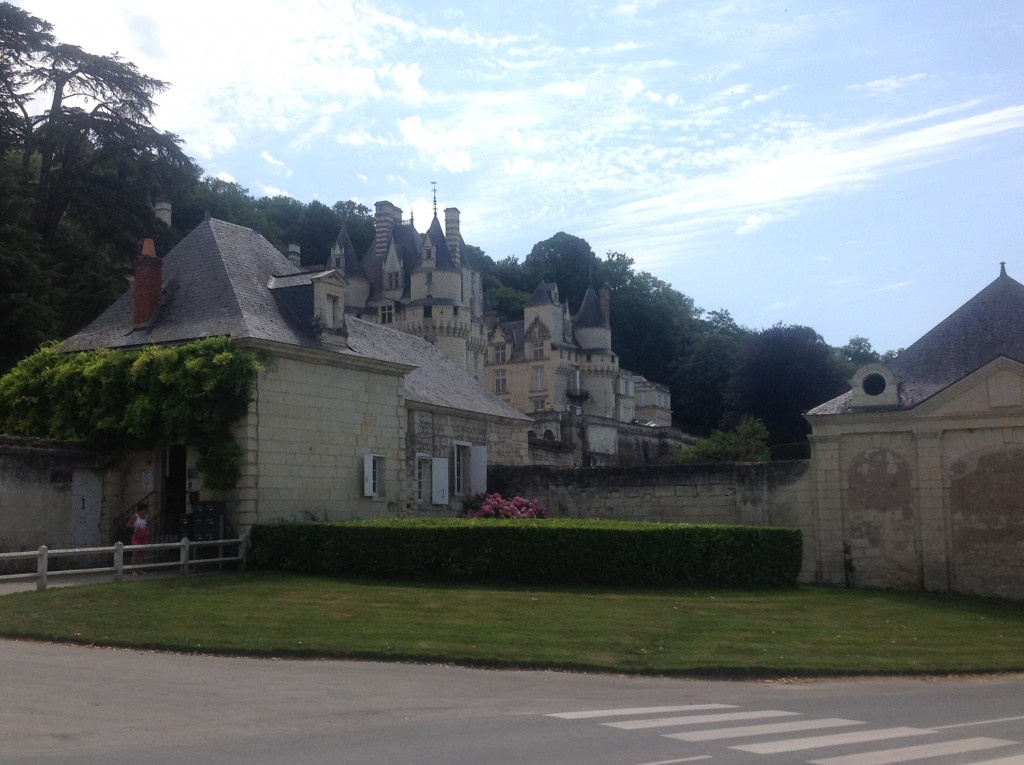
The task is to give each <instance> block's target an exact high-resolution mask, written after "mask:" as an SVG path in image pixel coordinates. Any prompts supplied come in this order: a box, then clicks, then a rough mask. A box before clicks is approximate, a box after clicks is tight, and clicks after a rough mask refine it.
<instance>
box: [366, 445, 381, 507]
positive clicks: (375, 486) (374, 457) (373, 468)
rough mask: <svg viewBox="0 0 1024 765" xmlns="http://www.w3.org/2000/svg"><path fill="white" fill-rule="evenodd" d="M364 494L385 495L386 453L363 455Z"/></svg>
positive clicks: (368, 495) (371, 495)
mask: <svg viewBox="0 0 1024 765" xmlns="http://www.w3.org/2000/svg"><path fill="white" fill-rule="evenodd" d="M363 496H366V497H383V496H384V455H383V454H364V455H363Z"/></svg>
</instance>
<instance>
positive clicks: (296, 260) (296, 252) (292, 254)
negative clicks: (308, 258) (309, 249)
mask: <svg viewBox="0 0 1024 765" xmlns="http://www.w3.org/2000/svg"><path fill="white" fill-rule="evenodd" d="M288 260H290V261H291V263H292V265H293V266H299V267H301V266H302V247H300V246H299V245H297V244H295V243H294V242H293V243H292V244H289V245H288Z"/></svg>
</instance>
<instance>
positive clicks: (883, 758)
mask: <svg viewBox="0 0 1024 765" xmlns="http://www.w3.org/2000/svg"><path fill="white" fill-rule="evenodd" d="M1016 743H1019V742H1017V741H1003V740H1002V739H998V738H962V739H960V740H959V741H945V742H943V743H941V744H922V745H920V746H905V747H901V748H899V749H883V750H879V751H877V752H867V753H866V754H847V755H844V756H842V757H827V758H825V759H824V760H811V763H813V765H891V763H894V762H910V761H911V760H924V759H927V758H930V757H942V756H943V755H947V754H964V753H965V752H977V751H980V750H982V749H995V748H996V747H1000V746H1010V745H1012V744H1016ZM1004 759H1005V758H1004ZM1011 762H1017V763H1022V762H1024V758H1020V757H1018V758H1017V759H1016V760H1011ZM979 765H980V763H979Z"/></svg>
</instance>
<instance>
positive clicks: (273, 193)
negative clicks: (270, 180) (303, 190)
mask: <svg viewBox="0 0 1024 765" xmlns="http://www.w3.org/2000/svg"><path fill="white" fill-rule="evenodd" d="M256 188H258V189H259V190H260V193H261V194H263V196H267V197H287V196H291V195H290V194H289V193H288V192H287V191H285V190H284V189H282V188H280V187H279V186H271V185H269V184H266V183H263V182H262V181H256Z"/></svg>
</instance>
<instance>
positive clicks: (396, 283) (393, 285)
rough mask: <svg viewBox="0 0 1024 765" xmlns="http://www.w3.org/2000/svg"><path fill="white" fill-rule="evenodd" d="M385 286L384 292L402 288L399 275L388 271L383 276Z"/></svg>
mask: <svg viewBox="0 0 1024 765" xmlns="http://www.w3.org/2000/svg"><path fill="white" fill-rule="evenodd" d="M384 276H385V279H386V284H385V287H384V289H386V290H398V289H401V288H402V278H401V274H399V273H398V272H397V271H388V272H387V273H386V274H385V275H384Z"/></svg>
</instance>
